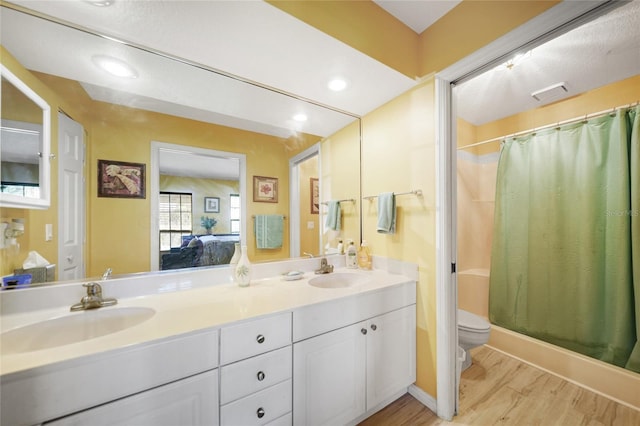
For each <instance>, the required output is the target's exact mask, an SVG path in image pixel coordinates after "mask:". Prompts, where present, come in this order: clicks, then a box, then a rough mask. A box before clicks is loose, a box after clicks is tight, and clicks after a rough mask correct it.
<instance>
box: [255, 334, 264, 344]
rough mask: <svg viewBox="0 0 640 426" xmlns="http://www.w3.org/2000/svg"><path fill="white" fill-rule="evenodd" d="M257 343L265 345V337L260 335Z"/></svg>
mask: <svg viewBox="0 0 640 426" xmlns="http://www.w3.org/2000/svg"><path fill="white" fill-rule="evenodd" d="M256 341H257V342H258V343H264V336H263V335H262V334H258V337H256Z"/></svg>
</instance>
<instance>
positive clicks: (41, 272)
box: [13, 265, 56, 284]
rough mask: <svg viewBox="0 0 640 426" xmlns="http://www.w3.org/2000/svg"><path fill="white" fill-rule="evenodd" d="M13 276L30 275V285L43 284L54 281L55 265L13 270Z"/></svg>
mask: <svg viewBox="0 0 640 426" xmlns="http://www.w3.org/2000/svg"><path fill="white" fill-rule="evenodd" d="M13 273H14V274H16V275H20V274H31V283H32V284H33V283H44V282H49V281H54V280H55V279H56V265H47V266H38V267H35V268H27V269H15V270H14V271H13Z"/></svg>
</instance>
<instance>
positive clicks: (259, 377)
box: [257, 371, 265, 382]
mask: <svg viewBox="0 0 640 426" xmlns="http://www.w3.org/2000/svg"><path fill="white" fill-rule="evenodd" d="M257 376H258V381H260V382H261V381H263V380H264V377H265V376H264V373H263V372H262V371H258V374H257Z"/></svg>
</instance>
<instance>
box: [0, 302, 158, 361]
mask: <svg viewBox="0 0 640 426" xmlns="http://www.w3.org/2000/svg"><path fill="white" fill-rule="evenodd" d="M155 313H156V311H155V310H153V309H151V308H138V307H136V308H99V309H91V310H86V311H79V312H75V313H72V314H69V315H65V316H63V317H58V318H52V319H50V320H45V321H41V322H37V323H35V324H30V325H26V326H24V327H20V328H16V329H13V330H9V331H6V332H4V333H2V334H0V352H1V353H2V354H3V355H8V354H15V353H22V352H30V351H37V350H41V349H48V348H53V347H57V346H63V345H69V344H71V343H77V342H82V341H84V340H89V339H95V338H96V337H100V336H105V335H107V334H111V333H115V332H117V331H121V330H124V329H126V328H129V327H133V326H135V325H138V324H140V323H142V322H144V321H146V320H148V319H149V318H151V317H152V316H153V315H154V314H155Z"/></svg>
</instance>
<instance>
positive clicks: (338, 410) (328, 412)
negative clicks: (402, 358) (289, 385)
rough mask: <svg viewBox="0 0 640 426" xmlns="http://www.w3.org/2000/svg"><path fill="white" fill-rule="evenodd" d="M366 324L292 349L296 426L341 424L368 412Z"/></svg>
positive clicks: (294, 421)
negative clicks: (366, 402)
mask: <svg viewBox="0 0 640 426" xmlns="http://www.w3.org/2000/svg"><path fill="white" fill-rule="evenodd" d="M363 331H364V333H367V329H366V323H360V324H354V325H352V326H349V327H345V328H341V329H338V330H336V331H332V332H330V333H326V334H322V335H320V336H317V337H314V338H311V339H308V340H303V341H302V342H299V343H296V344H294V346H293V424H294V425H297V426H298V425H299V426H304V425H306V426H310V425H331V426H334V425H340V424H346V423H348V422H349V421H352V420H353V419H355V418H356V417H358V416H359V415H361V414H362V413H364V411H365V373H366V365H365V358H366V355H365V350H366V335H365V334H363Z"/></svg>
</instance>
